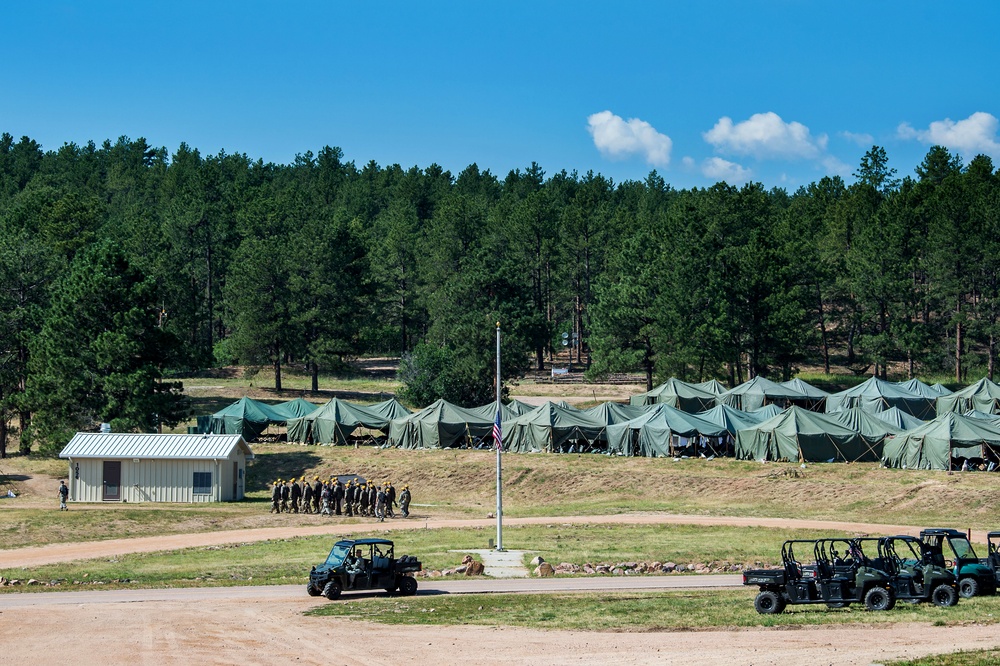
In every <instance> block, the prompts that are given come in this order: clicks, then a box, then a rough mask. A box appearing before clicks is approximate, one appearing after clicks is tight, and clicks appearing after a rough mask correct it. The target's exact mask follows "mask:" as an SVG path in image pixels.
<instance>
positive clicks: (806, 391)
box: [781, 377, 830, 412]
mask: <svg viewBox="0 0 1000 666" xmlns="http://www.w3.org/2000/svg"><path fill="white" fill-rule="evenodd" d="M781 385H782V386H787V387H788V388H790V389H795V390H796V391H798V392H799V393H801V394H802V395H804V396H807V397H809V398H810V399H811V400H812V402H811V403H810V404H809V405H808V407H809V409H811V410H813V411H816V412H822V411H824V409H825V408H826V399H827V398H828V397H829V395H830V393H829V392H827V391H824V390H823V389H821V388H816V387H815V386H813V385H812V384H807V383H806V382H804V381H802V380H801V379H799V378H798V377H796V378H795V379H790V380H789V381H787V382H781Z"/></svg>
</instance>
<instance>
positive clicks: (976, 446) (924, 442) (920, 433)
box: [883, 412, 1000, 470]
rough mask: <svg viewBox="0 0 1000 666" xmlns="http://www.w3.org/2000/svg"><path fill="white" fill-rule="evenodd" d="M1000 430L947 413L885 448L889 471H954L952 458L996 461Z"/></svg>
mask: <svg viewBox="0 0 1000 666" xmlns="http://www.w3.org/2000/svg"><path fill="white" fill-rule="evenodd" d="M998 450H1000V428H997V427H996V426H994V425H992V424H991V423H989V422H988V421H984V420H981V419H976V418H972V417H970V416H963V415H961V414H958V413H956V412H946V413H944V414H942V415H941V416H939V417H937V418H936V419H934V420H933V421H930V422H928V423H925V424H924V425H922V426H921V427H919V428H914V429H913V430H909V431H907V432H905V433H903V434H902V435H900V436H898V437H896V438H895V439H891V440H888V441H887V442H886V444H885V452H884V455H883V462H884V464H885V466H886V467H903V468H906V469H940V470H948V469H951V461H952V458H981V459H986V458H987V457H990V458H992V459H993V460H996V455H997V451H998Z"/></svg>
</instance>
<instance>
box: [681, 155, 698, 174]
mask: <svg viewBox="0 0 1000 666" xmlns="http://www.w3.org/2000/svg"><path fill="white" fill-rule="evenodd" d="M681 166H683V167H684V170H685V171H694V168H695V163H694V158H693V157H691V156H689V155H685V156H684V157H682V158H681Z"/></svg>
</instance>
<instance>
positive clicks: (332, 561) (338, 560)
mask: <svg viewBox="0 0 1000 666" xmlns="http://www.w3.org/2000/svg"><path fill="white" fill-rule="evenodd" d="M349 552H351V544H349V543H338V544H337V545H335V546H334V547H333V550H331V551H330V555H329V556H328V557H327V558H326V563H327V564H329V565H330V566H331V567H339V566H340V565H341V564H343V563H344V558H345V557H347V554H348V553H349Z"/></svg>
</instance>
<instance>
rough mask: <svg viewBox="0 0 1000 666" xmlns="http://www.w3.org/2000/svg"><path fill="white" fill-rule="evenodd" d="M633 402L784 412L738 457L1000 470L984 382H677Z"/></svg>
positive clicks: (998, 400)
mask: <svg viewBox="0 0 1000 666" xmlns="http://www.w3.org/2000/svg"><path fill="white" fill-rule="evenodd" d="M720 389H721V390H720ZM631 403H632V404H633V405H643V404H645V405H656V404H665V405H670V406H673V407H675V408H677V409H682V410H686V411H695V410H700V409H705V408H706V407H708V406H710V405H715V406H716V408H717V407H720V406H731V407H733V408H742V409H759V408H760V407H761V406H762V405H779V406H781V407H782V408H783V410H782V412H781V414H780V415H778V416H776V417H774V418H773V419H770V420H768V421H765V422H763V423H759V424H757V425H754V426H750V427H748V428H744V429H740V430H738V432H737V435H736V438H735V451H734V453H735V455H736V457H738V458H744V459H754V460H798V461H801V462H807V461H834V460H839V461H879V460H880V461H882V462H883V463H884V464H885V465H886V466H888V467H900V468H910V469H951V468H952V467H956V466H958V465H960V464H961V463H962V462H972V463H973V464H975V465H982V466H983V467H985V468H989V469H998V464H1000V460H998V453H1000V385H998V384H996V383H994V382H992V381H990V380H989V379H985V378H984V379H981V380H979V381H978V382H976V383H974V384H972V385H970V386H967V387H966V388H964V389H962V390H960V391H956V392H952V391H950V390H949V389H948V388H946V387H944V386H941V385H940V384H935V385H933V386H929V385H927V384H925V383H923V382H921V381H920V380H918V379H911V380H909V381H905V382H897V383H891V382H886V381H883V380H881V379H878V378H871V379H869V380H867V381H865V382H863V383H861V384H859V385H858V386H855V387H853V388H850V389H848V390H846V391H841V392H839V393H832V394H831V393H827V392H825V391H822V390H820V389H818V388H816V387H814V386H810V385H809V384H807V383H805V382H803V381H802V380H800V379H794V380H792V381H790V382H784V383H776V382H772V381H770V380H767V379H765V378H763V377H757V378H755V379H753V380H751V381H749V382H746V383H745V384H741V385H740V386H737V387H736V388H734V389H731V390H728V391H726V390H724V388H722V387H721V385H719V386H717V382H706V383H702V384H689V383H686V382H682V381H680V380H677V379H671V380H669V381H667V382H665V383H664V384H662V385H660V386H658V387H656V388H655V389H653V390H652V391H649V392H647V393H643V394H640V395H637V396H633V397H632V399H631Z"/></svg>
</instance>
